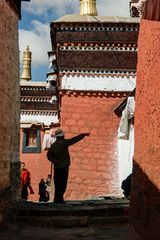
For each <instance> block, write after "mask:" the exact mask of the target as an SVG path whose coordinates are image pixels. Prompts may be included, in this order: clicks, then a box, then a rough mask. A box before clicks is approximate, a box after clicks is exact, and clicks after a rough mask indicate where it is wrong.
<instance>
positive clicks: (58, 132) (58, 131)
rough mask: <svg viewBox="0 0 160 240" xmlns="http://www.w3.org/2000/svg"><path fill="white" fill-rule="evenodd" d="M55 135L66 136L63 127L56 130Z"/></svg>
mask: <svg viewBox="0 0 160 240" xmlns="http://www.w3.org/2000/svg"><path fill="white" fill-rule="evenodd" d="M54 137H56V138H57V137H64V131H63V130H62V129H61V128H58V129H57V130H56V131H55V134H54Z"/></svg>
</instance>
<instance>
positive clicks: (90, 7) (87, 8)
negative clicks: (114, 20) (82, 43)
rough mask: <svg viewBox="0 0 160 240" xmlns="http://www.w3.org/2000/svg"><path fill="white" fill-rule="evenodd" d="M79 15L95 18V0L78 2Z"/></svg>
mask: <svg viewBox="0 0 160 240" xmlns="http://www.w3.org/2000/svg"><path fill="white" fill-rule="evenodd" d="M80 15H91V16H97V15H98V13H97V7H96V0H80Z"/></svg>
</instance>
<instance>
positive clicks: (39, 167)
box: [20, 129, 51, 201]
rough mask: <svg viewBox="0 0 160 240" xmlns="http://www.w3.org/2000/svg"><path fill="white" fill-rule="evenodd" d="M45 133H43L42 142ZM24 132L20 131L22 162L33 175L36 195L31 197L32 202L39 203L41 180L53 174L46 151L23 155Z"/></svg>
mask: <svg viewBox="0 0 160 240" xmlns="http://www.w3.org/2000/svg"><path fill="white" fill-rule="evenodd" d="M43 137H44V132H43V131H41V142H42V141H43ZM22 143H23V130H22V129H21V130H20V161H21V162H25V167H26V168H27V169H28V171H29V172H30V174H31V185H32V187H33V190H34V192H35V194H33V195H29V200H30V201H38V199H39V195H38V184H39V182H40V180H41V178H44V179H46V178H47V175H48V174H50V172H51V166H50V162H49V161H48V160H47V157H46V151H42V152H40V153H22Z"/></svg>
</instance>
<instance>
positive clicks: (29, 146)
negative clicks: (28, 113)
mask: <svg viewBox="0 0 160 240" xmlns="http://www.w3.org/2000/svg"><path fill="white" fill-rule="evenodd" d="M40 135H41V134H40V129H39V128H37V126H32V127H31V128H25V129H24V130H23V145H22V152H23V153H40V152H41V139H40Z"/></svg>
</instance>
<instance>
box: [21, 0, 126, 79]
mask: <svg viewBox="0 0 160 240" xmlns="http://www.w3.org/2000/svg"><path fill="white" fill-rule="evenodd" d="M97 9H98V15H103V16H124V17H127V16H129V0H97ZM66 13H67V14H79V0H30V2H22V19H21V20H20V22H19V45H20V62H21V63H22V56H23V51H24V50H25V49H26V47H27V45H29V47H30V50H31V51H32V81H46V73H47V71H48V70H49V69H48V55H47V52H48V51H51V39H50V22H52V21H54V20H55V19H57V18H59V17H61V16H63V15H65V14H66Z"/></svg>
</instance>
